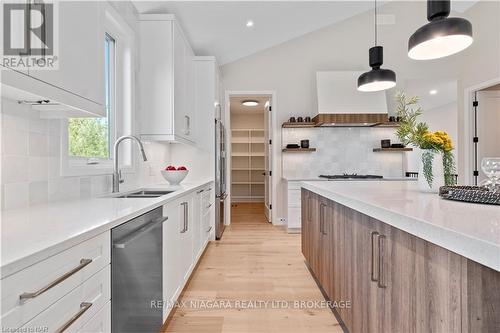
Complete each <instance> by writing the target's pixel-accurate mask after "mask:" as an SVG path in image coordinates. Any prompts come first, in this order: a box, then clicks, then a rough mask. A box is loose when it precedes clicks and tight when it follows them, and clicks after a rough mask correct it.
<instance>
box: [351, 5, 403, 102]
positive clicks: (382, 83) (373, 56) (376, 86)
mask: <svg viewBox="0 0 500 333" xmlns="http://www.w3.org/2000/svg"><path fill="white" fill-rule="evenodd" d="M369 54H370V67H371V68H372V70H371V71H369V72H365V73H363V74H361V75H360V76H359V78H358V90H359V91H364V92H369V91H381V90H386V89H389V88H392V87H394V86H395V85H396V73H394V72H393V71H391V70H390V69H382V68H380V66H382V64H383V62H384V49H383V47H382V46H378V45H377V0H375V46H374V47H372V48H370V50H369Z"/></svg>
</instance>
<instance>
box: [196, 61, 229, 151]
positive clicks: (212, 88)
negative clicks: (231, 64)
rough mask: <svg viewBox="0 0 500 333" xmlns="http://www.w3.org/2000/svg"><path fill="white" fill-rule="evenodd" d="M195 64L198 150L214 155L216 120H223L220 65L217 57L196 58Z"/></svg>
mask: <svg viewBox="0 0 500 333" xmlns="http://www.w3.org/2000/svg"><path fill="white" fill-rule="evenodd" d="M193 62H194V73H195V75H194V77H195V89H194V91H195V99H194V101H195V110H196V111H195V112H196V126H197V130H196V135H197V140H196V142H197V146H198V148H200V149H203V150H205V151H207V152H210V153H212V152H214V147H215V140H214V135H215V134H214V133H215V118H219V119H221V118H222V103H221V98H220V73H219V65H218V64H217V61H216V59H215V57H195V58H194V61H193ZM222 119H223V118H222Z"/></svg>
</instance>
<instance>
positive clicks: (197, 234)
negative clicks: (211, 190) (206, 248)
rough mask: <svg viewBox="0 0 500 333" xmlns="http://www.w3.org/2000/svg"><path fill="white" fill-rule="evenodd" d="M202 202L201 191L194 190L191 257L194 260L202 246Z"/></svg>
mask: <svg viewBox="0 0 500 333" xmlns="http://www.w3.org/2000/svg"><path fill="white" fill-rule="evenodd" d="M202 204H203V191H202V190H200V191H198V192H196V194H195V197H194V200H193V218H192V224H193V228H192V229H193V259H194V260H195V259H196V258H197V257H198V255H199V254H200V251H201V246H202V229H203V227H202V225H203V223H202V218H203V216H202V211H203V208H202Z"/></svg>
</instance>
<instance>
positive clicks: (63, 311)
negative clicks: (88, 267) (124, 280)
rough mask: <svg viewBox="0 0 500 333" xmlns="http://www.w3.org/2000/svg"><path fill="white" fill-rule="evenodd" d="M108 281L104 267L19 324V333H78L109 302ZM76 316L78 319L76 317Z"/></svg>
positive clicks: (107, 267) (107, 271)
mask: <svg viewBox="0 0 500 333" xmlns="http://www.w3.org/2000/svg"><path fill="white" fill-rule="evenodd" d="M110 278H111V272H110V266H109V265H108V266H106V267H105V268H103V269H102V270H101V271H99V272H98V273H97V274H95V275H93V276H92V277H90V278H89V279H88V280H87V281H85V282H84V283H83V284H81V285H80V286H79V287H77V288H75V289H73V290H72V291H71V292H70V293H68V294H67V295H65V296H64V297H62V298H61V299H60V300H58V301H57V302H56V303H54V304H53V305H52V306H51V307H49V308H48V309H46V310H45V311H43V312H42V313H40V314H39V315H37V316H36V317H35V318H33V319H32V320H31V321H29V322H28V323H26V324H25V325H23V326H22V328H21V329H20V331H25V330H26V331H28V330H30V329H34V328H35V327H46V328H47V332H56V331H57V332H59V331H60V332H62V331H64V332H78V331H79V330H80V328H82V327H83V325H84V324H85V323H86V322H87V321H88V320H90V318H92V317H93V316H94V315H95V314H97V313H98V312H99V310H100V309H101V308H102V307H103V306H104V305H105V304H106V303H108V302H109V300H110V298H111V282H110ZM77 315H79V316H78V317H76V316H77ZM63 328H65V329H63Z"/></svg>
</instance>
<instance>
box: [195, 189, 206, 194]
mask: <svg viewBox="0 0 500 333" xmlns="http://www.w3.org/2000/svg"><path fill="white" fill-rule="evenodd" d="M203 192H205V189H201V190H199V191H198V192H196V194H200V193H203Z"/></svg>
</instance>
